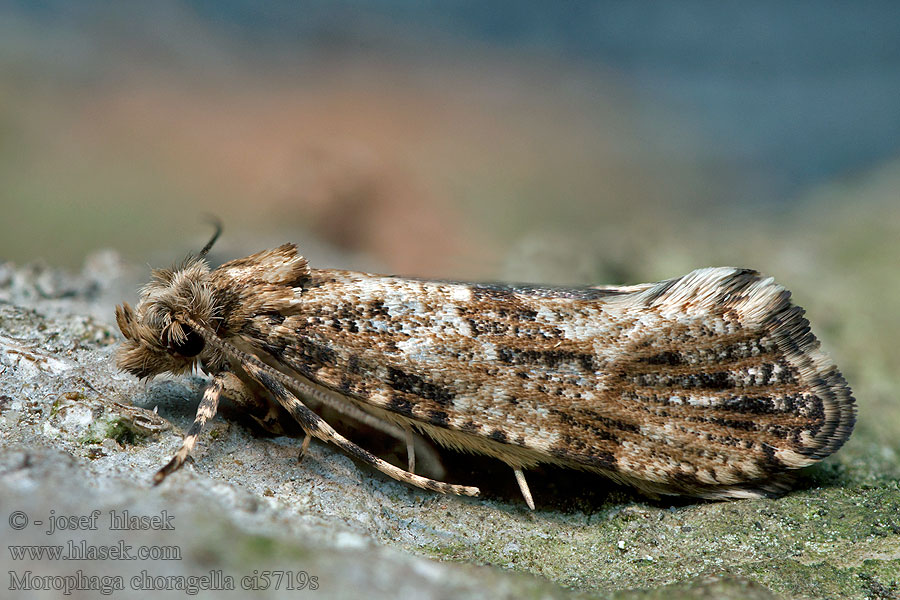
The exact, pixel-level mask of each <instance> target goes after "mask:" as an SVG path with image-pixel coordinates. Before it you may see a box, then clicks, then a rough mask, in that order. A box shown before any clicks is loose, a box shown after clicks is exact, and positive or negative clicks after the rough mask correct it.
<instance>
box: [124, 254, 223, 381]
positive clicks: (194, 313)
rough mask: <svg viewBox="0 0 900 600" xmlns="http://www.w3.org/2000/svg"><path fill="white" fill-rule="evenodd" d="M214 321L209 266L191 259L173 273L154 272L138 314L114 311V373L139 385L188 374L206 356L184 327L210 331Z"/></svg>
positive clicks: (195, 336) (197, 338) (198, 338)
mask: <svg viewBox="0 0 900 600" xmlns="http://www.w3.org/2000/svg"><path fill="white" fill-rule="evenodd" d="M216 316H217V315H216V309H215V302H214V295H213V287H212V285H211V284H210V281H209V266H208V265H207V264H206V261H204V260H203V259H202V258H190V259H188V260H187V261H185V263H184V264H183V265H182V266H181V267H179V268H177V269H156V270H154V271H153V278H152V280H151V281H150V283H148V284H147V285H146V286H145V287H144V288H143V289H142V290H141V298H140V301H139V302H138V305H137V308H134V309H133V308H131V306H129V305H128V304H122V305H121V306H117V307H116V322H117V323H118V325H119V329H120V330H121V331H122V335H123V336H125V341H124V342H123V344H122V345H121V347H120V348H119V351H118V358H117V363H118V366H119V368H120V369H122V370H124V371H128V372H129V373H131V374H133V375H135V376H137V377H140V378H142V379H143V378H147V377H153V376H154V375H158V374H160V373H165V372H169V373H175V374H179V373H186V372H190V371H191V370H193V369H194V367H195V366H196V365H197V361H198V360H200V359H202V358H203V357H204V355H205V354H207V353H208V350H207V348H206V347H205V346H206V344H205V342H204V340H203V337H202V336H201V335H200V333H199V332H198V331H195V330H194V327H192V326H191V325H189V324H188V323H189V322H193V323H197V324H200V325H201V326H204V327H211V324H212V323H214V322H215V320H216Z"/></svg>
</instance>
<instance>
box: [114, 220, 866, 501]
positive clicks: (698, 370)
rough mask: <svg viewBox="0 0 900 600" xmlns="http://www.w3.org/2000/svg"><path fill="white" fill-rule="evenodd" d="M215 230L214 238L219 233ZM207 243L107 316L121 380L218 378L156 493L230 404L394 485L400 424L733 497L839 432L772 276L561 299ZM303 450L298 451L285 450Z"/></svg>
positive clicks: (517, 462)
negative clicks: (214, 249)
mask: <svg viewBox="0 0 900 600" xmlns="http://www.w3.org/2000/svg"><path fill="white" fill-rule="evenodd" d="M216 236H218V232H217V234H216ZM216 236H214V237H213V239H212V240H211V241H210V243H209V244H207V246H206V247H205V248H204V249H203V250H202V251H201V253H200V254H199V255H198V256H196V257H189V258H188V259H187V260H186V261H185V262H184V263H183V264H182V265H181V266H180V267H178V268H174V269H166V270H155V271H154V272H153V279H152V281H151V282H150V283H149V284H147V286H146V287H144V288H143V290H142V293H141V299H140V303H139V304H138V306H137V308H136V309H132V308H131V307H130V306H129V305H128V304H123V305H122V306H120V307H117V309H116V320H117V322H118V325H119V328H120V329H121V331H122V334H123V335H124V336H125V342H124V343H123V344H122V347H121V348H120V350H119V355H118V365H119V367H120V368H122V369H124V370H125V371H128V372H130V373H132V374H134V375H135V376H137V377H140V378H148V377H152V376H154V375H157V374H160V373H164V372H169V373H176V374H177V373H187V372H190V371H192V370H193V369H194V368H195V367H198V366H199V367H200V368H201V369H202V370H203V371H204V372H206V373H208V374H209V375H210V376H211V377H212V381H211V382H210V383H209V385H208V386H207V388H206V390H205V393H204V395H203V399H202V401H201V403H200V406H199V408H198V409H197V417H196V420H195V421H194V424H193V425H192V426H191V428H190V430H189V431H188V433H187V435H186V436H185V438H184V442H183V445H182V447H181V449H180V450H179V451H178V452H177V453H176V454H175V456H174V458H172V460H171V461H170V462H169V463H168V464H167V465H166V466H164V467H163V468H162V469H160V471H159V472H158V473H157V474H156V477H155V481H156V482H157V483H158V482H160V481H162V480H163V479H164V478H165V477H166V476H167V475H169V474H171V473H172V472H174V471H175V470H177V469H178V468H179V467H180V466H181V465H182V464H183V463H184V461H185V460H186V458H187V457H188V454H189V453H190V451H191V448H192V447H193V446H194V444H195V442H196V441H197V437H198V436H199V434H200V431H201V429H202V428H203V425H204V423H205V422H206V421H207V420H208V419H210V418H211V417H212V416H213V415H214V414H215V412H216V407H217V405H218V402H219V399H220V397H221V396H222V395H223V394H224V395H225V396H227V397H228V398H229V399H231V400H232V401H234V402H236V403H237V404H238V405H239V406H240V407H242V408H243V409H244V410H246V411H247V412H248V413H249V414H250V415H252V416H254V417H255V418H256V419H257V420H258V421H259V422H260V423H262V424H263V425H264V426H266V427H268V428H269V429H271V430H272V431H275V432H279V431H280V429H279V425H278V414H279V412H282V410H281V409H285V410H286V411H287V412H288V413H289V414H290V415H291V416H292V417H293V418H294V419H296V421H297V422H298V423H299V424H300V426H301V427H302V429H303V430H304V431H305V433H306V439H305V440H304V443H303V449H304V450H305V449H306V446H307V444H308V443H309V440H310V438H311V437H316V438H319V439H320V440H324V441H327V442H331V443H334V444H336V445H337V446H339V447H340V448H341V449H343V450H344V451H345V452H347V453H348V454H350V455H351V456H353V457H355V458H357V459H359V460H361V461H363V462H365V463H368V464H370V465H371V466H373V467H375V468H376V469H378V470H380V471H382V472H384V473H386V474H388V475H390V476H391V477H394V478H395V479H398V480H400V481H404V482H407V483H409V484H412V485H415V486H418V487H421V488H424V489H427V490H433V491H437V492H443V493H453V494H465V495H470V496H475V495H477V494H478V493H479V490H478V488H475V487H469V486H463V485H452V484H448V483H442V482H439V481H434V480H431V479H427V478H425V477H421V476H419V475H415V474H414V473H413V470H414V458H415V455H414V452H413V450H412V448H413V445H412V432H413V431H414V430H415V431H418V432H421V433H423V434H425V435H427V436H429V437H430V438H432V439H434V440H435V441H437V442H438V443H439V444H442V445H444V446H448V447H450V448H454V449H457V450H464V451H467V452H477V453H481V454H486V455H489V456H493V457H496V458H498V459H499V460H501V461H503V462H504V463H506V464H507V465H509V466H510V467H511V468H512V469H513V470H514V473H515V476H516V479H517V481H518V483H519V486H520V489H521V490H522V493H523V496H524V497H525V500H526V502H527V504H528V505H529V506H530V507H532V508H533V507H534V504H533V501H532V498H531V493H530V491H529V489H528V486H527V484H526V483H525V477H524V473H523V472H524V470H525V469H528V468H531V467H534V466H535V465H537V464H539V463H552V464H556V465H561V466H564V467H570V468H573V469H582V470H587V471H594V472H597V473H601V474H603V475H607V476H609V477H611V478H612V479H614V480H616V481H618V482H622V483H626V484H630V485H632V486H635V487H637V488H638V489H640V490H642V491H644V492H645V493H649V494H652V495H655V494H684V495H689V496H697V497H703V498H747V497H759V496H764V495H776V494H779V493H782V492H784V491H786V489H787V488H788V485H789V478H787V477H786V472H788V471H790V470H792V469H797V468H800V467H805V466H807V465H811V464H813V463H815V462H817V461H819V460H821V459H823V458H825V457H826V456H828V455H830V454H831V453H833V452H834V451H836V450H837V449H838V448H840V447H841V445H842V444H843V443H844V442H845V441H846V440H847V438H848V437H849V436H850V433H851V431H852V429H853V425H854V422H855V415H856V407H855V404H854V399H853V397H852V396H851V393H850V389H849V388H848V386H847V383H846V382H845V380H844V378H843V377H842V376H841V374H840V372H839V371H838V369H837V368H836V367H835V365H834V364H833V363H832V362H831V360H830V359H829V358H828V357H827V356H826V355H825V354H824V353H823V352H822V351H821V350H820V349H819V343H818V341H817V340H816V338H815V337H814V336H813V334H812V333H811V332H810V329H809V324H808V322H807V320H806V319H805V318H804V317H803V310H802V309H800V308H799V307H797V306H795V305H793V304H792V303H791V302H790V293H789V292H788V291H786V290H785V289H784V288H783V287H781V286H780V285H778V284H776V283H775V282H774V281H773V280H772V279H771V278H764V277H762V276H760V275H759V274H758V273H757V272H755V271H752V270H747V269H735V268H728V267H724V268H708V269H699V270H696V271H693V272H691V273H689V274H687V275H685V276H684V277H678V278H675V279H669V280H667V281H661V282H659V283H647V284H642V285H633V286H627V287H586V288H561V287H545V286H533V285H497V284H481V283H460V282H451V281H428V280H422V279H411V278H402V277H393V276H383V275H372V274H369V273H357V272H352V271H341V270H319V269H313V268H310V267H309V265H308V264H307V261H306V259H304V258H303V257H302V256H300V254H298V252H297V249H296V247H295V246H294V245H292V244H285V245H283V246H280V247H278V248H275V249H272V250H266V251H264V252H259V253H257V254H254V255H252V256H248V257H246V258H242V259H238V260H234V261H231V262H228V263H226V264H224V265H222V266H221V267H219V268H217V269H215V270H210V268H209V266H208V264H207V263H206V261H205V258H204V257H205V255H206V253H207V251H208V250H209V248H210V247H211V245H212V243H213V242H214V241H215V239H216ZM309 403H312V404H313V405H315V406H318V405H321V404H323V403H324V404H327V405H329V406H331V407H333V408H336V409H338V410H339V411H341V412H343V413H345V414H347V415H349V416H350V417H352V418H354V419H358V420H362V421H364V422H366V423H369V424H371V425H375V426H376V427H379V428H380V429H381V430H383V431H385V432H387V433H389V434H391V435H395V436H398V437H399V438H400V439H405V440H406V441H407V448H408V450H409V465H408V470H404V469H401V468H399V467H396V466H394V465H392V464H390V463H388V462H386V461H384V460H382V459H380V458H378V457H376V456H374V455H373V454H371V453H369V452H367V451H366V450H364V449H362V448H360V447H359V446H357V445H356V444H354V443H352V442H350V441H349V440H347V439H346V438H344V437H343V436H341V435H340V434H338V433H337V432H336V431H335V430H334V429H333V428H332V427H331V426H330V425H329V424H328V423H326V422H325V421H324V420H323V419H322V418H321V417H319V416H318V415H317V414H316V413H315V412H313V411H312V410H310V409H309V408H308V407H307V405H306V404H309ZM301 455H302V452H301Z"/></svg>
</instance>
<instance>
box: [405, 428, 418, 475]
mask: <svg viewBox="0 0 900 600" xmlns="http://www.w3.org/2000/svg"><path fill="white" fill-rule="evenodd" d="M403 433H404V434H406V458H407V461H408V463H409V467H408V468H407V469H406V470H407V471H409V472H410V473H415V472H416V444H415V438H413V432H412V429H411V428H410V427H409V426H406V427H404V428H403Z"/></svg>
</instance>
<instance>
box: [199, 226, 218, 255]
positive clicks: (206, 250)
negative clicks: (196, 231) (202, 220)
mask: <svg viewBox="0 0 900 600" xmlns="http://www.w3.org/2000/svg"><path fill="white" fill-rule="evenodd" d="M208 220H209V222H210V223H211V224H212V225H213V227H215V228H216V231H215V233H213V236H212V237H211V238H210V239H209V241H208V242H206V245H205V246H203V248H202V249H201V250H200V253H199V254H198V255H197V257H198V258H206V255H207V254H209V251H210V250H212V247H213V244H215V243H216V240H217V239H219V236H220V235H222V220H221V219H219V217H216V216H215V215H210V216H209V217H208Z"/></svg>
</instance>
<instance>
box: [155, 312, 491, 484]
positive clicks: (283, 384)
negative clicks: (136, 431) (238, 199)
mask: <svg viewBox="0 0 900 600" xmlns="http://www.w3.org/2000/svg"><path fill="white" fill-rule="evenodd" d="M185 323H186V324H187V325H189V326H190V327H191V328H193V329H194V331H196V332H197V333H198V334H199V335H200V336H202V337H203V340H204V341H205V342H206V343H207V344H209V345H210V346H212V347H213V348H217V349H218V350H219V351H221V352H223V353H225V354H230V355H231V356H232V357H234V358H235V359H237V360H239V361H240V363H241V367H242V368H243V369H244V370H245V371H246V372H247V374H248V375H249V376H250V377H252V378H253V380H254V381H256V383H258V384H259V385H261V386H262V387H264V388H265V389H266V390H268V391H269V392H270V393H271V394H272V395H273V396H274V397H275V399H276V400H278V403H279V404H281V405H282V406H283V407H284V408H285V409H286V410H287V411H288V412H289V413H291V416H293V417H294V419H296V420H297V422H298V423H299V424H300V426H301V427H303V430H304V431H305V432H306V433H307V434H311V435H314V436H316V437H317V438H319V439H320V440H322V441H324V442H331V443H333V444H334V445H336V446H337V447H338V448H340V449H341V450H343V451H344V452H346V453H347V454H349V455H350V456H353V457H355V458H357V459H359V460H361V461H362V462H364V463H366V464H368V465H371V466H372V467H374V468H375V469H378V470H379V471H381V472H382V473H384V474H385V475H389V476H390V477H393V478H394V479H396V480H397V481H402V482H404V483H408V484H410V485H414V486H416V487H419V488H422V489H423V490H430V491H433V492H440V493H442V494H456V495H459V496H478V495H479V494H480V493H481V490H479V489H478V488H477V487H473V486H466V485H456V484H452V483H444V482H441V481H435V480H434V479H428V478H427V477H422V476H420V475H415V474H413V473H409V472H407V471H404V470H403V469H401V468H399V467H395V466H394V465H392V464H391V463H389V462H387V461H384V460H382V459H380V458H378V457H377V456H375V455H374V454H372V453H371V452H369V451H368V450H365V449H364V448H361V447H359V446H357V445H356V444H354V443H353V442H351V441H350V440H348V439H347V438H345V437H344V436H342V435H341V434H339V433H338V432H337V431H335V430H334V428H333V427H331V425H329V424H328V423H327V422H326V421H325V420H324V419H322V417H320V416H319V415H317V414H316V413H314V412H313V411H311V410H309V408H307V407H306V405H305V404H303V402H301V401H300V400H299V399H298V398H297V397H296V396H295V395H294V394H293V393H291V391H290V390H289V389H288V387H290V386H297V389H298V390H301V393H303V394H308V395H310V396H312V397H313V398H316V399H318V400H321V401H322V402H324V403H328V402H329V401H330V400H331V398H329V397H328V395H327V394H326V393H325V392H323V391H321V390H320V389H318V388H316V387H314V386H312V385H310V384H307V383H304V382H302V381H299V380H296V379H293V378H291V377H288V376H287V375H285V374H284V373H282V372H281V371H278V370H276V369H273V368H272V367H270V366H269V365H267V364H265V363H264V362H262V361H261V360H259V359H258V358H256V357H255V356H253V355H251V354H247V353H246V352H243V351H242V350H239V349H238V348H235V347H234V346H233V345H231V344H230V343H228V342H226V341H225V340H223V339H221V338H219V337H218V336H217V335H215V334H214V333H213V332H211V331H210V330H209V329H207V328H206V327H204V326H202V325H201V324H199V323H197V322H196V321H194V320H193V319H191V318H186V319H185ZM198 414H199V411H198ZM192 429H193V427H192ZM174 460H175V459H173V461H174ZM182 462H183V461H182ZM167 466H168V465H167ZM164 468H165V467H164Z"/></svg>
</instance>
